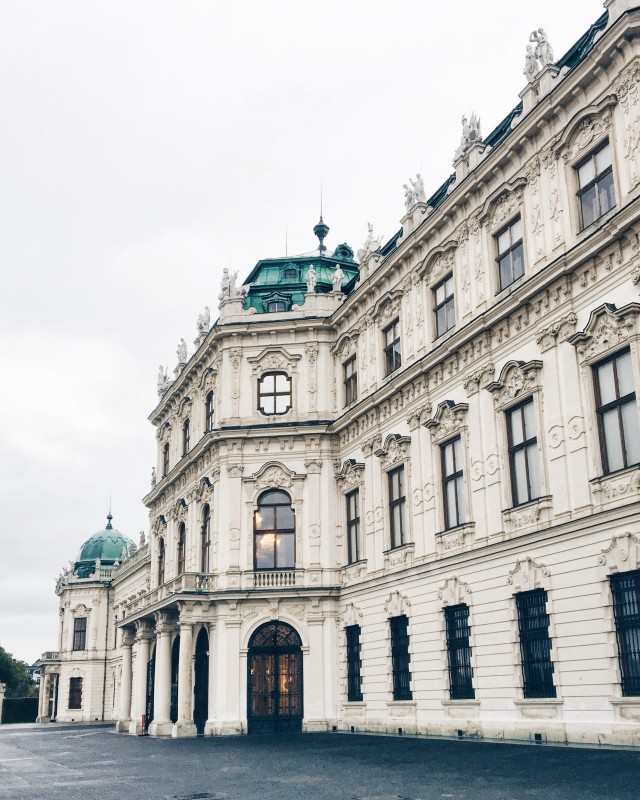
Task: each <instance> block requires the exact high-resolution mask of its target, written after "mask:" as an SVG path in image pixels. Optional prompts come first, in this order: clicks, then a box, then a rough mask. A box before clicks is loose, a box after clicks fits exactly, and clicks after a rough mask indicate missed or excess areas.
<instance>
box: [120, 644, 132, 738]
mask: <svg viewBox="0 0 640 800" xmlns="http://www.w3.org/2000/svg"><path fill="white" fill-rule="evenodd" d="M134 641H135V638H134V632H133V630H131V629H130V628H123V629H122V639H121V641H120V652H121V654H122V674H121V676H120V716H119V718H118V721H117V722H116V730H117V731H124V732H126V731H128V730H129V725H130V723H131V685H132V683H133V674H132V668H131V663H132V654H131V648H132V647H133V643H134Z"/></svg>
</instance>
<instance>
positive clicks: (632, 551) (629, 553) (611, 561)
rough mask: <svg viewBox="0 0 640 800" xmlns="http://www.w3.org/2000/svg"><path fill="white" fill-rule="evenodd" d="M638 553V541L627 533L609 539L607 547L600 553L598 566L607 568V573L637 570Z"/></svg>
mask: <svg viewBox="0 0 640 800" xmlns="http://www.w3.org/2000/svg"><path fill="white" fill-rule="evenodd" d="M639 553H640V539H639V538H638V537H637V536H635V535H634V534H633V533H630V532H629V531H627V532H626V533H623V534H622V535H621V536H614V537H613V538H612V539H611V544H610V545H609V547H607V548H606V549H605V550H603V551H602V552H601V554H600V556H599V558H598V564H600V566H602V567H607V569H608V570H609V572H628V571H630V570H635V569H638V563H639V562H640V559H639V558H638V555H639Z"/></svg>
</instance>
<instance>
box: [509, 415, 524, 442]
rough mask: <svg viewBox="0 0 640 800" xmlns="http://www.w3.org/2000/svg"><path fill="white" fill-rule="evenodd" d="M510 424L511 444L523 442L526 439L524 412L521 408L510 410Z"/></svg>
mask: <svg viewBox="0 0 640 800" xmlns="http://www.w3.org/2000/svg"><path fill="white" fill-rule="evenodd" d="M509 424H510V426H511V444H513V445H515V444H521V442H522V441H523V440H524V432H523V430H522V413H521V409H520V408H515V409H514V410H513V411H510V412H509Z"/></svg>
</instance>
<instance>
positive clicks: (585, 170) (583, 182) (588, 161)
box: [576, 142, 616, 230]
mask: <svg viewBox="0 0 640 800" xmlns="http://www.w3.org/2000/svg"><path fill="white" fill-rule="evenodd" d="M576 173H577V175H578V201H579V203H580V230H582V229H583V228H586V227H587V226H588V225H591V223H592V222H595V221H596V220H597V219H599V218H600V217H601V216H602V215H603V214H606V212H607V211H609V210H610V209H612V208H614V207H615V204H616V193H615V189H614V185H613V170H612V167H611V148H610V146H609V142H605V143H604V144H603V145H602V147H599V148H598V149H597V150H596V151H595V152H593V153H591V155H589V156H587V158H585V159H584V161H581V162H580V164H578V166H577V167H576Z"/></svg>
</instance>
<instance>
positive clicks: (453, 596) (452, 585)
mask: <svg viewBox="0 0 640 800" xmlns="http://www.w3.org/2000/svg"><path fill="white" fill-rule="evenodd" d="M470 597H471V587H470V586H469V584H468V583H463V582H462V581H461V580H460V579H459V578H458V576H457V575H454V576H453V577H452V578H447V580H446V581H445V582H444V583H443V584H442V586H441V587H440V588H439V589H438V600H441V601H442V605H443V606H459V605H460V604H461V603H467V604H468V603H469V600H470Z"/></svg>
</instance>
